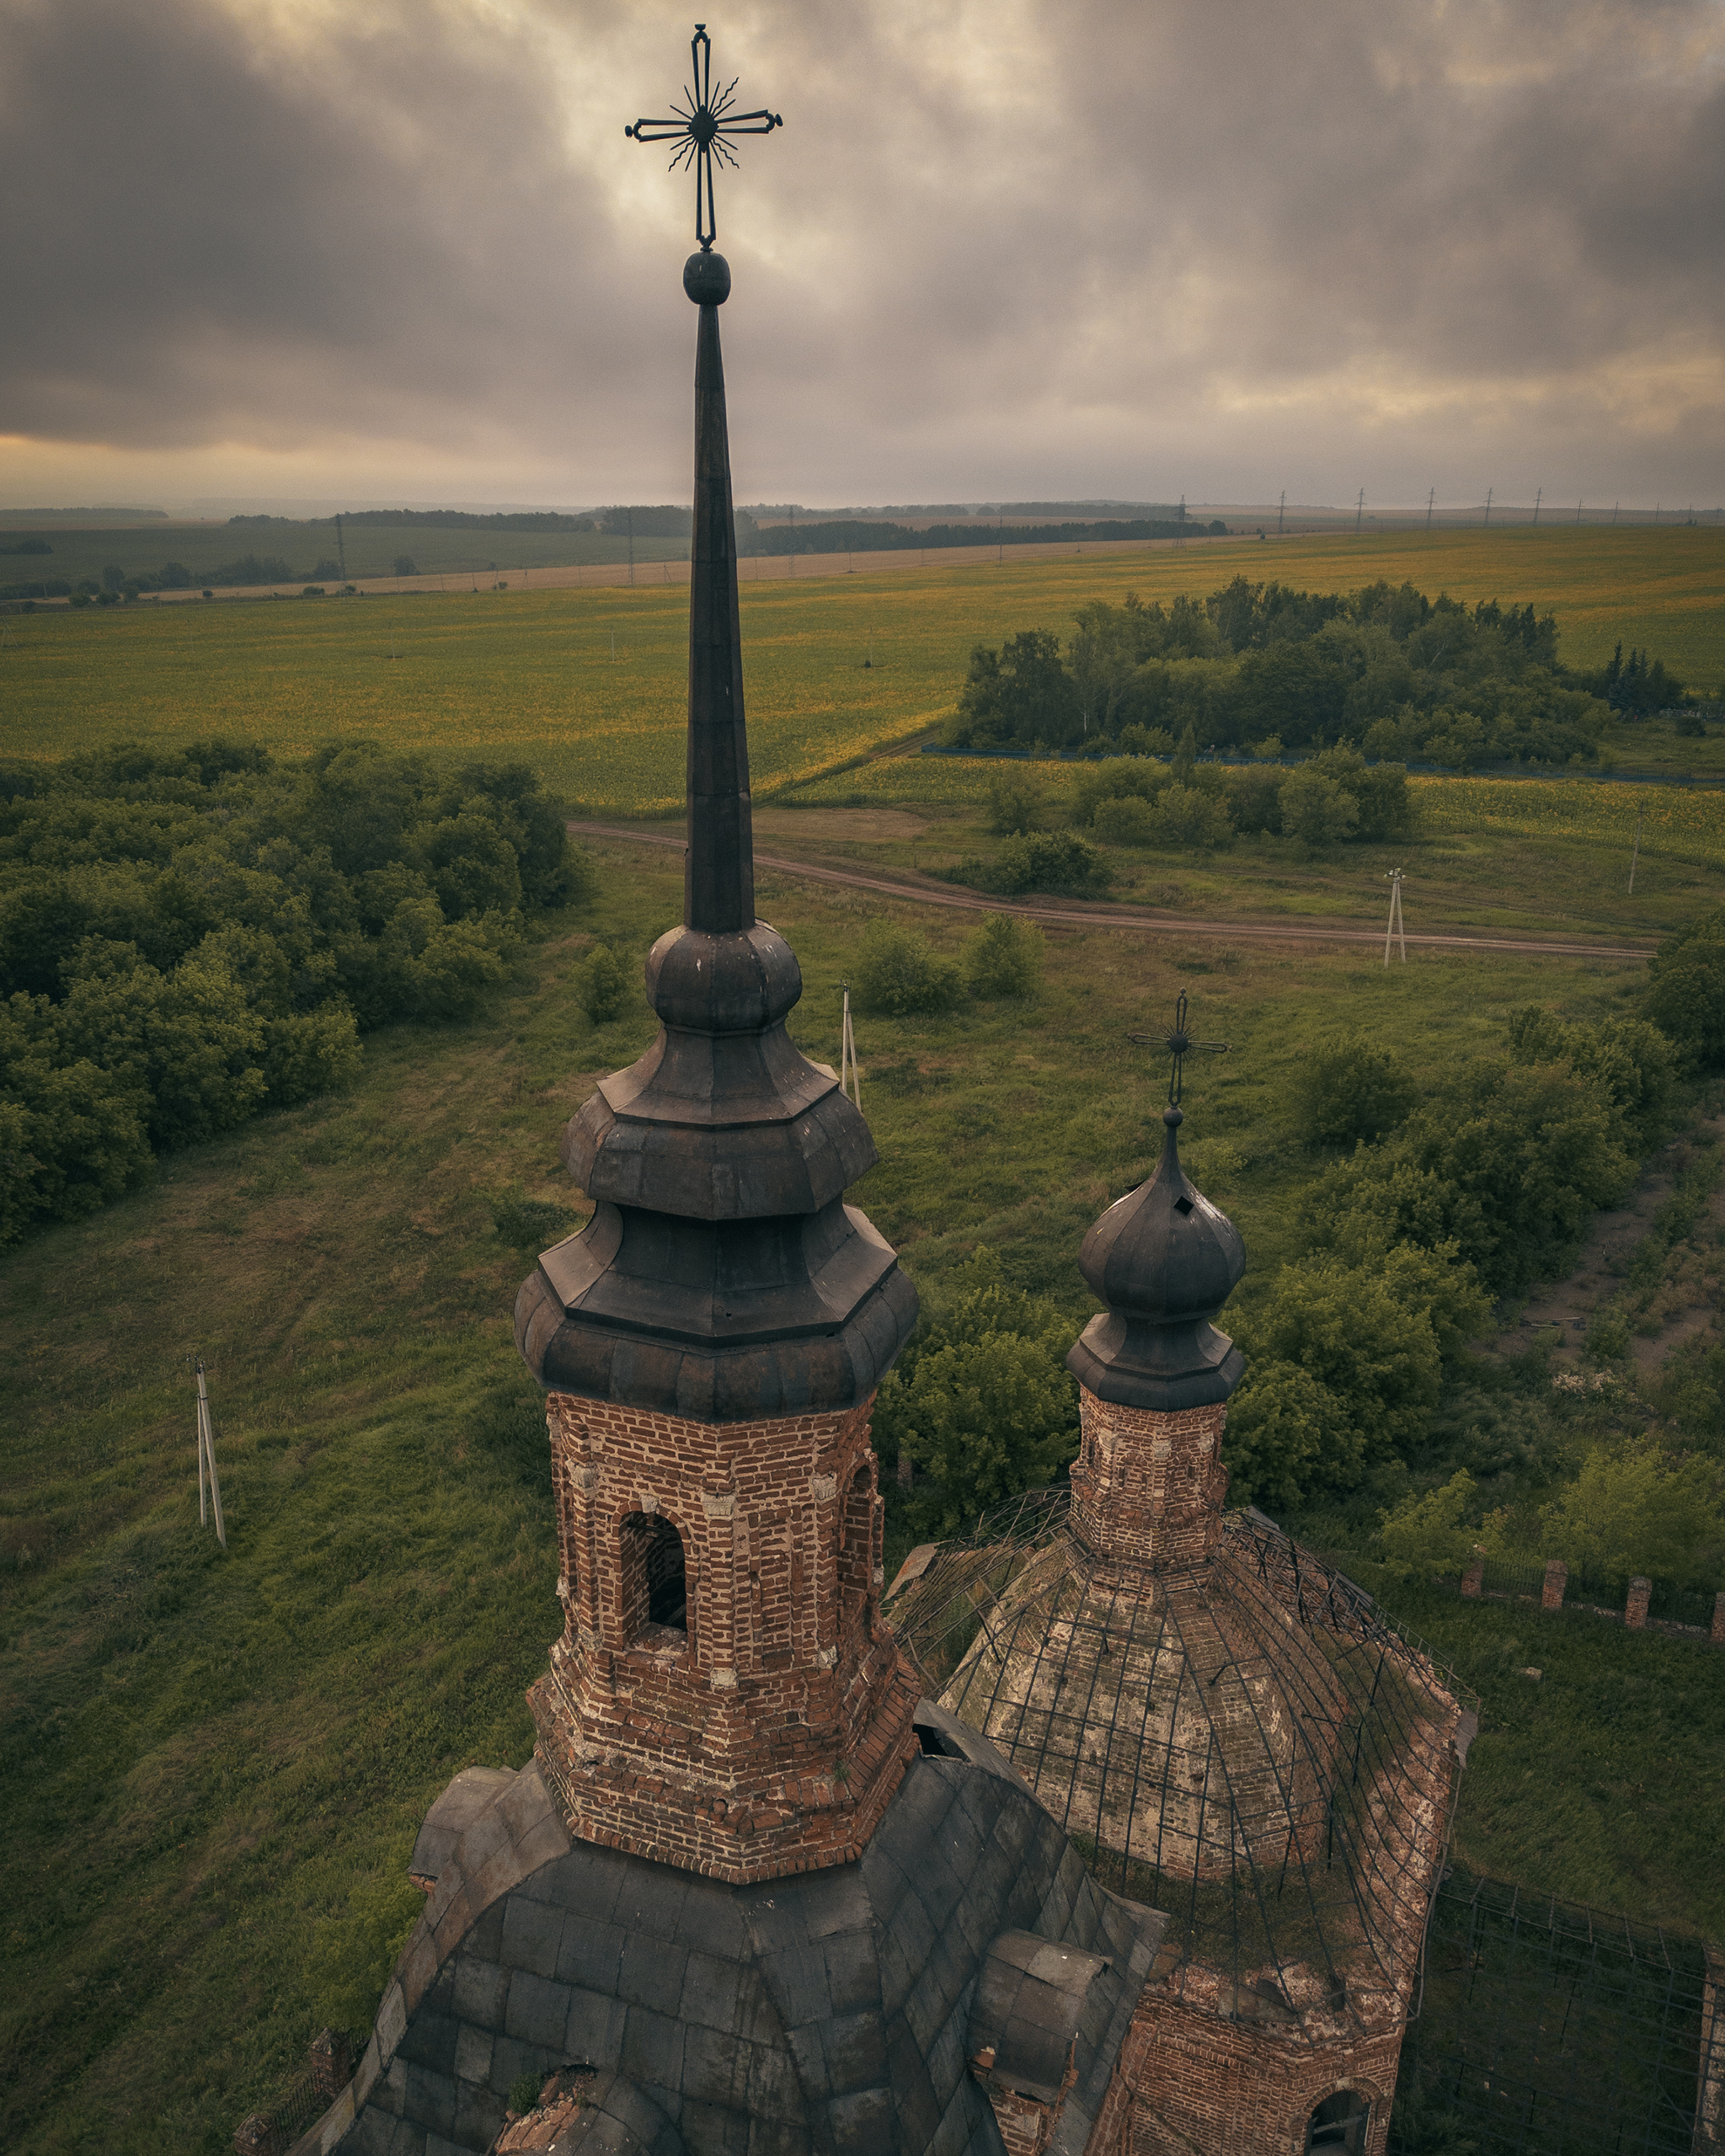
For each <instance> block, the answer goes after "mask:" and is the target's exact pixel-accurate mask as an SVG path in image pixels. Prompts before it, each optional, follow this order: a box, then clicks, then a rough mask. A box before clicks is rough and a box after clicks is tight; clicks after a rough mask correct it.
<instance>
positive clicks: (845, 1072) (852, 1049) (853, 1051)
mask: <svg viewBox="0 0 1725 2156" xmlns="http://www.w3.org/2000/svg"><path fill="white" fill-rule="evenodd" d="M839 988H840V990H841V992H842V994H843V995H844V999H845V1003H844V1017H843V1020H842V1022H841V1030H840V1033H839V1091H841V1093H846V1094H848V1095H849V1097H850V1100H851V1103H852V1107H855V1109H856V1111H857V1114H858V1115H861V1114H862V1113H863V1081H862V1080H861V1079H860V1078H859V1077H858V1076H857V1036H856V1034H855V1033H852V1030H851V984H850V983H849V981H847V980H841V982H840V983H839Z"/></svg>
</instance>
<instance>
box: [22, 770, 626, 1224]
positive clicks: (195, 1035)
mask: <svg viewBox="0 0 1725 2156" xmlns="http://www.w3.org/2000/svg"><path fill="white" fill-rule="evenodd" d="M0 803H3V806H0V1240H9V1239H12V1238H14V1237H16V1236H18V1235H21V1234H23V1233H24V1231H25V1230H28V1229H29V1227H30V1226H31V1225H34V1224H35V1223H38V1222H40V1221H45V1220H51V1219H65V1218H69V1217H72V1216H74V1215H77V1214H81V1213H84V1212H87V1211H89V1210H90V1209H93V1208H94V1207H96V1206H98V1205H100V1204H102V1203H105V1202H106V1201H108V1200H109V1199H110V1198H114V1197H115V1196H117V1195H118V1194H119V1193H120V1192H121V1191H122V1190H124V1189H125V1188H126V1187H127V1186H128V1185H129V1184H131V1182H134V1181H135V1180H136V1179H137V1178H138V1177H140V1176H141V1175H142V1174H143V1173H144V1172H145V1171H146V1170H147V1167H148V1166H149V1163H150V1161H151V1158H152V1154H154V1153H156V1152H159V1151H163V1150H168V1149H169V1148H172V1147H174V1146H177V1145H186V1144H189V1143H190V1142H192V1141H194V1140H195V1139H202V1138H207V1137H210V1136H211V1135H213V1134H216V1132H219V1131H222V1130H226V1129H231V1128H232V1127H233V1126H234V1125H235V1124H237V1123H241V1122H243V1121H244V1120H245V1118H248V1116H251V1115H254V1114H255V1113H257V1112H258V1111H259V1109H260V1108H263V1107H276V1106H284V1105H286V1104H289V1103H291V1102H296V1101H301V1100H304V1099H306V1098H307V1097H310V1096H311V1095H312V1094H314V1093H316V1092H318V1091H323V1090H324V1089H326V1088H328V1087H330V1086H338V1085H340V1084H341V1083H343V1082H344V1081H346V1080H347V1079H348V1078H350V1076H351V1075H352V1074H353V1072H354V1071H355V1069H356V1067H357V1064H358V1058H359V1045H358V1040H359V1035H360V1033H361V1032H362V1031H363V1030H365V1029H366V1028H367V1027H375V1026H380V1025H383V1024H387V1023H389V1022H397V1021H427V1020H438V1019H454V1018H461V1017H465V1016H466V1015H467V1013H468V1012H470V1011H472V1010H473V1007H474V1006H475V1004H476V1003H477V1002H478V1000H479V998H480V997H481V996H482V995H483V994H484V992H485V991H486V990H488V989H489V988H490V987H492V986H493V985H495V984H496V983H498V982H499V981H500V980H501V979H503V978H504V976H505V971H506V969H507V963H508V959H509V956H510V952H511V950H512V948H513V947H514V946H515V943H516V942H517V941H518V940H519V938H520V937H521V931H522V927H523V923H524V919H525V917H526V915H528V914H529V913H531V911H533V910H536V909H537V908H541V907H544V906H549V905H561V904H563V903H566V902H567V901H569V899H571V898H573V897H574V896H575V895H577V894H579V891H580V890H581V889H582V888H583V884H584V880H585V873H586V872H585V865H584V863H583V862H581V861H580V859H579V857H572V856H571V854H570V852H569V847H568V844H567V837H566V834H565V831H564V829H563V819H562V817H561V816H560V815H559V814H558V811H557V810H556V809H555V808H554V807H553V804H552V803H550V802H548V801H547V800H546V799H545V798H544V797H543V796H542V793H541V792H540V791H539V787H538V782H537V779H536V777H535V776H534V775H533V773H532V772H531V771H529V770H528V769H527V768H526V766H521V765H511V766H502V765H490V764H478V763H475V764H468V765H465V766H461V767H460V768H458V769H455V770H452V771H437V770H433V769H432V768H431V767H430V766H428V765H425V764H424V763H421V762H419V761H417V760H414V759H411V758H407V757H399V756H390V755H385V754H383V753H382V751H381V750H377V749H375V748H372V747H369V746H355V745H350V746H342V745H340V744H334V743H332V744H328V745H327V746H326V747H324V748H322V749H320V750H318V751H317V752H316V753H315V754H314V755H312V756H311V757H310V758H308V759H307V760H306V761H305V762H303V763H300V764H286V765H278V764H275V762H273V761H272V760H271V759H270V756H269V755H268V754H267V753H266V752H265V751H264V750H261V749H259V748H255V747H253V746H251V745H249V744H244V743H237V742H231V741H220V740H216V741H208V742H202V743H195V744H192V745H191V746H190V747H189V748H187V749H185V750H168V751H164V750H156V749H152V748H151V747H149V746H148V745H147V744H121V745H120V746H119V747H117V748H114V749H109V750H99V751H97V752H93V753H92V754H90V755H84V756H80V757H74V758H71V759H68V760H67V761H66V762H64V763H61V764H57V765H54V766H32V767H23V766H13V767H10V768H9V769H8V770H5V771H0Z"/></svg>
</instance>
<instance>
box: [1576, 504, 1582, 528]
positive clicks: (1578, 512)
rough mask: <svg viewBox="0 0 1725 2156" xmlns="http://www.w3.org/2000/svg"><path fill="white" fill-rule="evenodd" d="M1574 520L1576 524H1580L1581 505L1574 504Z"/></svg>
mask: <svg viewBox="0 0 1725 2156" xmlns="http://www.w3.org/2000/svg"><path fill="white" fill-rule="evenodd" d="M1575 520H1576V522H1577V523H1578V524H1579V523H1580V522H1581V504H1580V503H1579V502H1577V504H1575Z"/></svg>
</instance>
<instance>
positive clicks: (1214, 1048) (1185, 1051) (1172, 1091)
mask: <svg viewBox="0 0 1725 2156" xmlns="http://www.w3.org/2000/svg"><path fill="white" fill-rule="evenodd" d="M1126 1038H1127V1039H1128V1040H1133V1041H1148V1040H1150V1039H1151V1038H1153V1036H1152V1035H1151V1034H1149V1033H1129V1034H1128V1035H1127V1036H1126ZM1167 1051H1168V1054H1170V1055H1171V1056H1172V1057H1173V1059H1174V1065H1173V1068H1172V1070H1171V1071H1170V1072H1169V1073H1168V1106H1169V1107H1171V1108H1178V1107H1179V1105H1180V1075H1181V1068H1182V1065H1183V1064H1184V1063H1185V1060H1186V1059H1187V1057H1188V1055H1194V1054H1196V1055H1226V1054H1227V1053H1228V1043H1227V1042H1226V1041H1195V1040H1194V1039H1193V1038H1192V1037H1191V1035H1190V1034H1189V1033H1188V1032H1187V1030H1186V991H1185V990H1184V989H1182V990H1180V1000H1179V1001H1178V1003H1177V1004H1176V1005H1175V1006H1174V1030H1173V1032H1172V1033H1169V1034H1168V1035H1167Z"/></svg>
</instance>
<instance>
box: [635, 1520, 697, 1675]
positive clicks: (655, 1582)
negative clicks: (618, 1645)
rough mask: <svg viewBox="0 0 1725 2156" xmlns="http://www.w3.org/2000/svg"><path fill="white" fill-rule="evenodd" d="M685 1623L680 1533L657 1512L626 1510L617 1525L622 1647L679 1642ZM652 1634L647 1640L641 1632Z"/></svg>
mask: <svg viewBox="0 0 1725 2156" xmlns="http://www.w3.org/2000/svg"><path fill="white" fill-rule="evenodd" d="M688 1627H689V1610H688V1585H687V1574H686V1569H685V1566H684V1561H683V1538H682V1536H681V1534H678V1533H677V1531H676V1528H674V1527H673V1526H672V1525H671V1524H670V1521H669V1520H668V1519H666V1518H665V1517H664V1515H663V1514H662V1513H630V1514H629V1515H628V1518H626V1519H625V1520H624V1522H623V1524H622V1634H623V1641H624V1644H625V1645H626V1646H635V1645H637V1644H638V1643H640V1644H656V1645H658V1646H675V1645H679V1644H681V1641H677V1640H674V1639H672V1638H670V1636H669V1635H670V1634H681V1635H682V1637H683V1640H686V1638H687V1636H688ZM649 1633H651V1634H654V1635H655V1636H656V1638H655V1639H654V1641H647V1640H646V1639H645V1637H644V1636H645V1635H648V1634H649Z"/></svg>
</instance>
